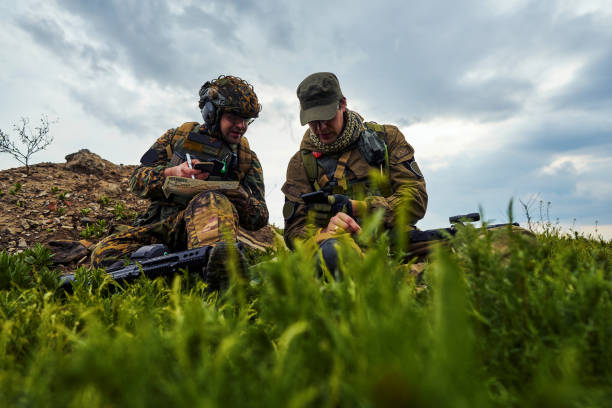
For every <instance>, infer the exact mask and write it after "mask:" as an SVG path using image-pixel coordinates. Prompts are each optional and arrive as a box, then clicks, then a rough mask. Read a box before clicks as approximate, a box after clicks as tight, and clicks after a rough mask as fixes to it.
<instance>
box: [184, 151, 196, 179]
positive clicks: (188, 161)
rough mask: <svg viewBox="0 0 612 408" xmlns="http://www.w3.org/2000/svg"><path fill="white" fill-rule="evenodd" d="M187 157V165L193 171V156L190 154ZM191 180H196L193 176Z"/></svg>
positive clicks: (186, 154)
mask: <svg viewBox="0 0 612 408" xmlns="http://www.w3.org/2000/svg"><path fill="white" fill-rule="evenodd" d="M185 156H187V164H188V165H189V168H190V169H192V170H193V166H192V165H191V156H190V155H189V153H185ZM191 178H192V179H194V178H195V177H194V176H193V174H192V175H191Z"/></svg>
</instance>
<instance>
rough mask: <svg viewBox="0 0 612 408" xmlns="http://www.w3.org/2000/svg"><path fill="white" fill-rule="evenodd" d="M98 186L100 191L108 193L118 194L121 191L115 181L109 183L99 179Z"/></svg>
mask: <svg viewBox="0 0 612 408" xmlns="http://www.w3.org/2000/svg"><path fill="white" fill-rule="evenodd" d="M100 187H101V188H102V191H104V192H105V193H106V194H109V195H120V194H121V193H122V192H123V189H122V188H121V186H119V185H118V184H116V183H109V182H108V181H104V180H102V181H100Z"/></svg>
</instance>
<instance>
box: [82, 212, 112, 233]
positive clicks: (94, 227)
mask: <svg viewBox="0 0 612 408" xmlns="http://www.w3.org/2000/svg"><path fill="white" fill-rule="evenodd" d="M81 212H83V210H81ZM107 230H108V224H107V222H106V220H104V219H102V220H98V221H96V222H95V223H93V224H87V226H86V227H85V228H84V229H83V230H82V231H81V233H80V235H81V237H82V238H100V237H102V236H104V235H106V232H107Z"/></svg>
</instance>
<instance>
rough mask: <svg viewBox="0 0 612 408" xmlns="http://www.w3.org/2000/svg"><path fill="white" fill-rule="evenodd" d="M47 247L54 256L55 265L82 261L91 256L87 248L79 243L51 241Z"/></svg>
mask: <svg viewBox="0 0 612 408" xmlns="http://www.w3.org/2000/svg"><path fill="white" fill-rule="evenodd" d="M47 246H48V247H49V249H50V250H51V252H53V254H54V255H53V262H54V263H61V264H64V263H70V262H72V261H74V260H77V259H81V258H83V257H86V256H88V255H89V251H88V250H87V248H85V247H84V246H83V244H81V243H80V242H79V241H70V240H66V239H61V240H57V241H49V242H48V243H47Z"/></svg>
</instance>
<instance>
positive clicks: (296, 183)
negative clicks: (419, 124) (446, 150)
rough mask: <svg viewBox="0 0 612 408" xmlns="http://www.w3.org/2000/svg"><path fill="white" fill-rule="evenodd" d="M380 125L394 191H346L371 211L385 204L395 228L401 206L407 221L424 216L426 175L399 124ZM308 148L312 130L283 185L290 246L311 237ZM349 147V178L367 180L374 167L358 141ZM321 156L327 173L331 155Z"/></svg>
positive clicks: (319, 163) (390, 224)
mask: <svg viewBox="0 0 612 408" xmlns="http://www.w3.org/2000/svg"><path fill="white" fill-rule="evenodd" d="M376 126H377V127H379V128H380V129H381V130H382V129H384V134H385V142H386V145H387V150H388V160H389V161H388V164H389V165H388V175H389V183H390V191H389V192H388V194H387V195H383V194H381V193H380V192H377V193H375V194H372V192H371V191H369V192H367V193H366V196H365V197H357V196H356V195H355V194H354V191H350V190H349V191H347V192H346V193H345V194H346V195H348V196H349V197H350V198H351V199H362V200H363V201H365V204H366V205H367V210H368V212H371V211H373V210H374V209H376V208H383V209H384V211H385V216H384V224H385V227H386V228H388V229H391V228H393V226H394V220H395V217H396V215H397V210H398V209H399V208H405V216H406V222H407V223H408V224H410V225H414V224H416V222H417V221H418V220H420V219H421V218H423V216H424V215H425V210H426V209H427V191H426V189H425V179H424V178H423V175H422V174H421V172H420V169H419V168H418V166H417V165H416V162H415V160H414V149H413V148H412V146H410V145H409V144H408V143H407V142H406V139H405V137H404V135H403V134H402V133H401V132H400V130H399V129H398V128H397V127H396V126H393V125H382V126H381V125H377V124H376ZM304 151H315V148H314V145H313V143H312V142H311V141H310V137H309V130H307V131H306V133H305V134H304V137H303V138H302V143H301V145H300V151H299V152H297V153H296V154H295V155H294V156H293V157H292V158H291V160H290V161H289V166H288V168H287V179H286V182H285V184H284V185H283V187H282V191H283V193H284V194H285V208H284V209H283V215H284V217H285V231H284V237H285V241H286V242H287V244H288V245H289V246H290V247H292V241H293V240H294V239H295V238H306V237H307V229H306V228H305V227H306V218H307V209H306V206H305V204H304V202H303V201H302V199H301V198H300V196H301V195H302V194H304V193H308V192H312V191H314V190H315V188H314V187H313V185H312V184H311V182H310V179H309V176H308V174H307V171H306V168H305V165H304V159H303V152H304ZM346 151H350V155H349V156H348V160H347V163H346V168H345V172H344V174H345V177H346V179H347V180H348V182H349V183H350V182H355V181H358V180H367V179H368V175H369V173H370V171H371V170H372V169H373V167H372V166H370V165H369V164H368V163H367V162H366V160H365V159H364V157H363V156H362V154H361V153H360V151H359V149H358V147H357V145H356V143H355V144H353V145H351V146H349V148H348V149H347V150H346ZM341 153H344V152H341ZM317 156H319V158H318V159H317V166H318V173H319V174H325V173H326V171H325V169H324V168H323V166H322V164H323V163H324V161H325V158H326V156H327V155H325V154H321V153H317ZM336 156H338V155H336ZM377 170H378V169H377ZM327 173H329V171H328V172H327ZM334 192H337V191H334Z"/></svg>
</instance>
